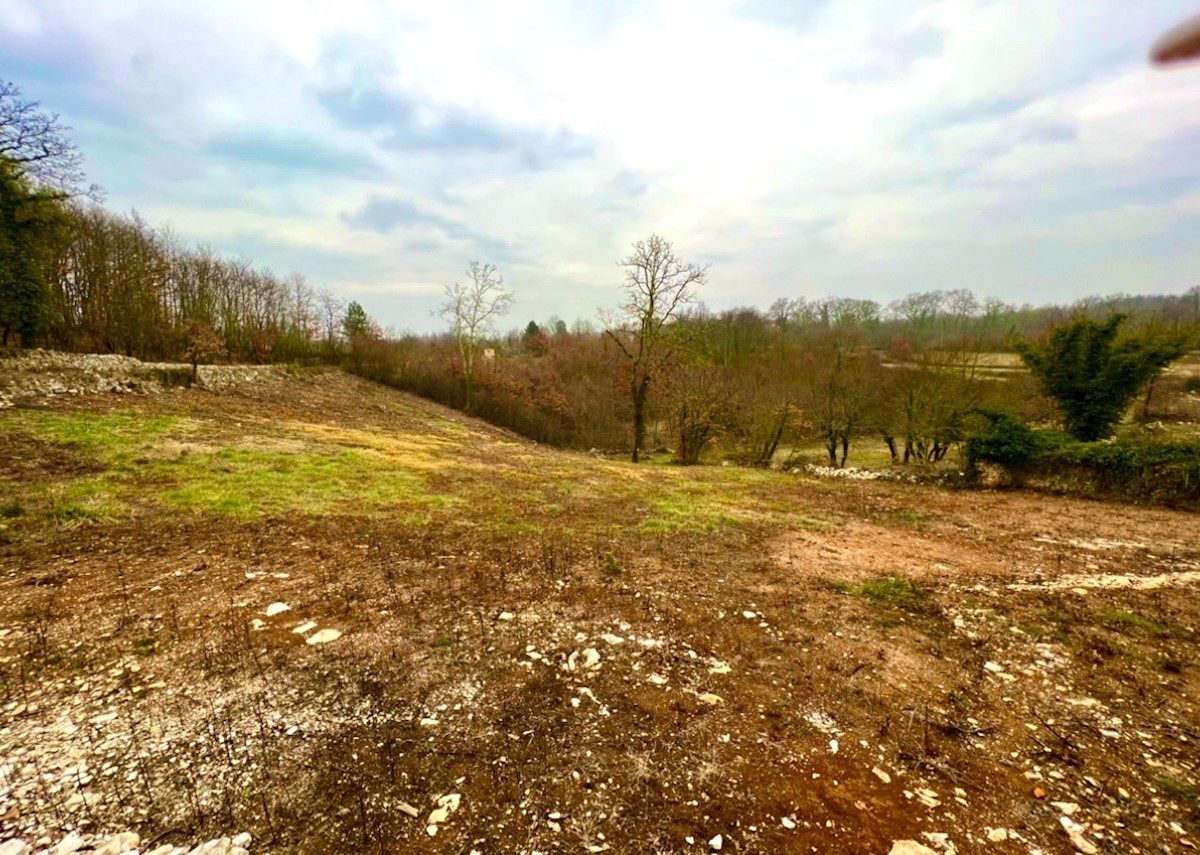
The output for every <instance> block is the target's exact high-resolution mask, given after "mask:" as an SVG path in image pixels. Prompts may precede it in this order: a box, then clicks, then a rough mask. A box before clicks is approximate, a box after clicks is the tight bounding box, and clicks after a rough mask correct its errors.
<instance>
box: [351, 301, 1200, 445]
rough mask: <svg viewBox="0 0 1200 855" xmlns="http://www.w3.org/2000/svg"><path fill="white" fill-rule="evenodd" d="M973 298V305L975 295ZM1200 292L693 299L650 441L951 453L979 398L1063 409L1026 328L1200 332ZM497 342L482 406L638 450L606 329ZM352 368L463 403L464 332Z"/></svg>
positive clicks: (482, 370)
mask: <svg viewBox="0 0 1200 855" xmlns="http://www.w3.org/2000/svg"><path fill="white" fill-rule="evenodd" d="M916 297H917V298H920V299H921V301H922V302H923V304H924V305H925V306H926V307H929V306H932V305H934V304H935V301H937V300H940V305H941V306H949V305H951V304H950V303H949V301H948V300H946V298H945V295H941V297H940V298H939V297H937V296H936V295H933V296H931V295H916ZM958 297H959V300H958V305H959V306H960V307H961V306H963V305H968V304H967V303H965V301H964V300H963V295H962V293H961V292H960V293H959V295H958ZM908 299H909V300H914V298H908ZM1192 300H1193V295H1192V294H1188V295H1184V296H1182V297H1179V296H1174V297H1122V298H1116V299H1115V300H1113V301H1101V300H1094V301H1087V302H1086V303H1084V304H1082V305H1075V306H1071V307H1048V308H1042V309H1032V308H1022V309H1011V308H1008V309H1005V310H1003V311H1001V310H993V311H992V312H991V314H990V315H989V314H988V313H987V312H986V311H984V310H980V311H971V312H967V313H961V314H954V313H951V312H950V311H947V310H945V309H941V310H938V311H933V310H932V309H927V310H926V311H925V312H924V313H923V314H917V313H914V315H913V316H909V317H896V316H895V315H894V313H893V312H889V313H888V314H889V315H890V316H879V315H876V316H875V317H873V318H872V317H870V316H868V317H866V318H863V316H862V315H854V316H851V315H846V314H835V312H834V311H833V310H831V311H829V312H828V313H826V312H823V311H822V310H821V307H820V304H819V303H813V302H808V303H802V302H800V301H796V302H789V304H788V305H787V306H786V307H784V306H781V305H779V304H777V305H776V306H774V307H772V309H771V310H770V311H768V312H762V311H757V310H754V309H738V310H731V311H726V312H719V313H713V312H708V311H705V310H703V309H699V310H693V311H691V312H688V313H685V314H684V315H683V316H682V317H681V318H680V319H679V320H678V321H677V322H676V323H675V324H674V328H673V334H674V335H675V336H676V337H677V341H678V343H679V347H678V356H677V358H676V359H675V360H673V361H672V364H671V365H670V366H669V367H668V368H666V369H665V370H664V371H663V372H662V373H661V376H658V377H656V378H655V390H656V391H655V394H654V395H653V396H652V401H651V413H650V418H649V425H650V436H649V437H648V440H649V441H650V443H651V450H653V448H654V447H664V448H669V449H670V450H671V452H672V453H673V454H674V455H675V457H676V459H677V460H679V461H681V462H685V463H690V462H696V461H697V460H698V459H699V457H700V455H701V453H703V452H715V453H717V454H719V455H720V456H722V457H725V458H728V459H733V460H737V461H740V462H744V463H747V464H750V465H759V466H763V465H769V464H771V463H776V464H778V463H780V462H783V461H785V460H787V459H788V458H789V457H790V456H791V455H792V453H793V452H794V450H795V449H797V448H808V449H810V450H811V448H812V447H813V445H814V444H818V445H819V446H821V447H823V448H824V451H823V452H822V453H823V455H824V457H825V459H826V460H827V462H829V463H831V464H833V465H843V464H844V462H845V459H846V456H847V453H848V450H849V448H850V446H851V445H852V444H855V443H864V442H870V443H872V444H873V445H874V446H875V447H876V448H880V449H881V450H882V449H886V452H887V453H888V454H889V455H890V457H891V459H892V460H893V461H894V462H896V463H901V464H903V463H936V462H938V461H940V460H942V459H943V458H944V457H945V456H946V455H947V453H948V452H949V451H950V450H951V449H954V448H957V447H959V446H960V445H961V443H962V442H963V441H964V440H965V438H966V437H967V436H968V435H969V434H970V431H971V429H972V425H971V420H972V414H973V413H976V412H978V411H980V410H994V411H1003V412H1008V413H1012V414H1013V415H1014V416H1017V417H1019V418H1021V419H1024V420H1026V421H1030V422H1033V423H1045V424H1049V423H1053V422H1054V420H1055V418H1056V412H1055V406H1054V403H1053V402H1052V401H1050V400H1047V399H1046V398H1045V397H1044V396H1043V395H1042V394H1041V393H1040V392H1039V389H1038V385H1037V383H1036V382H1035V380H1034V378H1033V377H1031V376H1030V375H1029V373H1028V372H1026V371H1025V370H1024V369H1023V368H1022V367H1021V363H1020V360H1019V358H1018V357H1017V356H1016V355H1015V354H999V355H997V351H1002V350H1006V349H1007V346H1008V344H1009V343H1010V342H1011V341H1013V340H1014V339H1015V338H1016V337H1017V336H1021V337H1026V338H1035V339H1036V338H1037V336H1038V335H1039V333H1040V332H1041V331H1042V330H1044V329H1046V328H1047V327H1049V326H1051V325H1053V324H1055V323H1056V322H1057V321H1058V320H1059V319H1066V318H1068V317H1073V316H1075V317H1077V316H1078V315H1079V314H1080V313H1084V312H1093V313H1095V314H1096V315H1098V316H1107V315H1108V314H1109V313H1110V311H1111V310H1112V309H1114V308H1125V309H1130V310H1132V315H1133V317H1132V318H1131V320H1130V323H1129V324H1128V325H1127V327H1128V329H1127V334H1128V335H1130V336H1154V335H1158V334H1174V335H1178V334H1180V331H1183V334H1184V335H1188V334H1189V331H1191V330H1200V325H1198V324H1196V323H1195V321H1194V320H1193V318H1194V314H1193V312H1194V310H1195V307H1194V305H1193V302H1192ZM827 302H832V303H842V301H827ZM904 302H906V301H902V304H904ZM814 306H815V307H816V308H814ZM785 308H786V311H785ZM1192 334H1193V335H1194V333H1192ZM490 344H491V351H490V358H486V359H484V360H482V361H481V362H480V363H479V364H478V366H477V368H476V377H475V385H474V401H473V404H472V411H473V412H474V413H475V414H476V415H478V416H481V417H483V418H485V419H488V420H489V421H492V422H494V423H496V424H500V425H502V426H505V427H509V428H511V429H513V430H516V431H518V432H520V433H522V434H524V435H526V436H529V437H530V438H533V439H536V440H538V441H541V442H548V443H552V444H556V445H560V446H566V447H572V448H579V449H590V448H597V449H601V450H606V451H622V450H626V449H628V448H629V446H630V441H631V437H630V433H629V431H630V427H629V423H630V400H629V395H628V389H627V379H628V378H627V368H626V366H625V364H624V362H623V360H622V359H621V355H620V354H619V353H618V352H617V348H616V346H615V345H614V343H613V342H612V341H611V340H610V339H609V338H608V337H606V336H605V335H604V334H603V331H602V330H600V329H598V328H596V327H594V326H592V325H591V324H587V323H577V324H575V325H574V327H573V328H568V327H567V326H566V324H565V323H563V322H561V321H558V320H554V319H552V320H551V321H549V322H548V323H546V324H544V325H543V324H538V323H536V322H530V323H529V324H528V326H527V327H526V328H525V329H524V330H521V331H513V332H511V333H509V334H508V335H506V336H503V337H501V338H498V339H496V340H494V341H492V342H490ZM347 366H348V367H349V368H350V370H352V371H354V372H356V373H359V374H361V375H363V376H366V377H369V378H371V379H375V380H378V381H380V382H383V383H387V384H389V385H392V386H394V387H397V388H400V389H404V390H407V391H411V392H415V393H417V394H419V395H422V396H425V397H428V398H432V399H434V400H436V401H439V402H441V403H444V404H447V405H449V406H453V407H462V406H463V404H464V400H463V395H464V389H463V382H462V380H463V378H462V368H461V362H460V360H459V358H458V353H457V349H456V345H455V342H454V341H453V340H452V339H451V338H450V337H449V336H416V335H406V336H400V337H393V338H385V337H382V336H361V337H357V338H356V339H355V341H354V344H353V346H352V348H351V350H350V353H349V355H348V358H347ZM1174 382H1175V381H1173V380H1171V381H1166V380H1164V381H1163V382H1162V383H1160V384H1159V386H1158V388H1157V390H1156V391H1155V390H1153V389H1152V390H1151V393H1152V394H1154V395H1156V396H1157V398H1156V400H1151V399H1150V397H1149V395H1148V396H1147V398H1146V399H1145V400H1144V401H1143V402H1142V406H1141V408H1140V410H1139V413H1141V414H1143V415H1144V416H1145V417H1149V416H1150V415H1151V414H1155V417H1161V416H1162V415H1163V414H1164V413H1163V411H1162V410H1161V408H1160V409H1158V410H1156V409H1155V407H1156V402H1157V401H1167V400H1169V399H1172V396H1174V395H1175V393H1177V392H1178V391H1180V390H1176V389H1174V387H1173V385H1172V384H1173V383H1174Z"/></svg>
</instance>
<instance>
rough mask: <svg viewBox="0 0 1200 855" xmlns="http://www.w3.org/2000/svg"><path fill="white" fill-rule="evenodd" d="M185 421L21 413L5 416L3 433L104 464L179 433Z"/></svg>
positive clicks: (137, 415) (1, 426)
mask: <svg viewBox="0 0 1200 855" xmlns="http://www.w3.org/2000/svg"><path fill="white" fill-rule="evenodd" d="M181 422H182V420H181V419H178V418H174V417H170V416H148V415H144V414H142V413H86V412H73V413H47V412H41V411H38V410H20V411H17V412H10V413H8V414H5V415H4V417H3V419H2V420H0V430H4V429H6V430H16V431H19V432H21V433H27V434H30V435H31V436H34V437H37V438H38V439H42V440H47V441H49V442H57V443H62V444H67V445H73V446H75V447H76V448H78V449H79V450H80V451H82V452H84V453H86V454H89V455H91V456H94V457H98V458H100V459H102V460H112V459H113V458H115V457H116V456H117V455H120V454H129V453H131V452H136V451H140V450H143V449H145V448H146V447H148V446H150V445H152V444H153V443H154V441H155V440H158V439H160V438H161V437H163V436H165V435H167V434H169V433H171V432H172V431H174V430H177V429H178V428H179V426H180V424H181Z"/></svg>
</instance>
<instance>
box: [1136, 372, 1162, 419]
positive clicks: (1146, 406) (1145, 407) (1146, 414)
mask: <svg viewBox="0 0 1200 855" xmlns="http://www.w3.org/2000/svg"><path fill="white" fill-rule="evenodd" d="M1156 383H1158V378H1157V377H1155V378H1153V379H1151V381H1150V382H1149V383H1147V384H1146V395H1145V397H1143V398H1142V415H1141V418H1140V419H1139V420H1140V421H1141V422H1143V423H1145V422H1148V421H1150V399H1151V398H1152V397H1153V396H1154V386H1155V384H1156Z"/></svg>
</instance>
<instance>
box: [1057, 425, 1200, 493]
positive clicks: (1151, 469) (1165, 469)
mask: <svg viewBox="0 0 1200 855" xmlns="http://www.w3.org/2000/svg"><path fill="white" fill-rule="evenodd" d="M1038 470H1039V471H1040V472H1044V473H1046V474H1047V475H1058V476H1060V477H1061V476H1062V475H1063V474H1065V473H1073V474H1074V475H1075V476H1076V477H1082V478H1083V479H1084V481H1085V483H1084V484H1083V485H1082V486H1084V487H1085V489H1087V490H1088V492H1089V493H1091V494H1095V495H1101V496H1115V497H1119V498H1126V499H1133V500H1136V501H1149V502H1154V503H1158V504H1166V505H1175V506H1181V507H1196V506H1200V439H1188V440H1169V439H1164V440H1145V439H1132V438H1121V439H1113V440H1106V441H1102V442H1075V443H1070V444H1068V445H1066V446H1064V447H1062V448H1060V449H1056V450H1053V451H1050V452H1048V453H1046V454H1044V455H1042V456H1041V458H1040V459H1039V460H1038Z"/></svg>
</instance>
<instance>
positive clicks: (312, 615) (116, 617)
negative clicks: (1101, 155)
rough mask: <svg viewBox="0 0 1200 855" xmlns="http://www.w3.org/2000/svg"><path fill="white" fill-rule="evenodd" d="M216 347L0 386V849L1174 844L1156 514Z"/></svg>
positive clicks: (1186, 685)
mask: <svg viewBox="0 0 1200 855" xmlns="http://www.w3.org/2000/svg"><path fill="white" fill-rule="evenodd" d="M39 358H40V357H39ZM135 369H136V370H140V369H137V368H136V366H135ZM12 370H13V369H12V365H11V364H8V365H6V366H5V367H4V368H2V369H0V372H5V371H12ZM22 370H27V369H22ZM231 370H235V371H237V370H240V371H245V372H247V373H242V374H240V375H239V376H240V379H238V380H237V382H236V383H234V384H233V385H231V387H230V388H227V389H224V390H223V391H221V392H220V394H213V393H212V391H211V390H204V389H188V388H175V387H171V386H169V385H167V386H164V387H161V388H160V389H158V390H156V391H155V393H154V394H144V395H128V394H125V393H122V394H114V393H112V392H111V391H102V392H97V391H95V389H91V390H90V391H81V392H80V393H79V394H74V395H73V394H54V393H53V392H49V393H48V392H45V391H43V392H34V393H31V392H29V391H27V390H28V389H29V388H31V387H30V386H28V385H25V386H21V387H20V388H22V389H25V390H26V391H23V392H20V393H19V394H12V393H11V392H10V393H9V394H10V399H11V400H12V401H13V402H14V403H15V406H13V407H11V408H10V409H9V410H7V411H6V412H5V413H0V510H2V509H3V508H10V509H13V510H12V511H11V512H9V511H5V512H4V514H5V519H4V520H2V521H0V525H3V528H2V529H0V533H3V534H4V538H3V540H2V541H0V542H2V544H3V545H0V589H2V590H3V597H2V600H0V602H2V605H0V675H2V677H3V688H2V691H3V694H2V695H0V829H2V831H0V839H6V838H16V839H19V840H20V841H24V842H23V843H20V844H18V843H14V842H12V841H10V842H8V843H5V844H2V846H7V847H9V848H7V849H6V848H0V853H8V852H9V851H10V850H11V851H12V852H14V853H15V852H23V851H25V850H24V848H23V847H24V846H26V845H27V846H28V847H29V851H61V852H69V851H83V850H84V848H85V846H91V847H92V848H93V849H94V850H96V851H101V850H103V851H113V852H118V851H125V850H128V849H133V848H139V849H140V850H142V851H155V852H168V851H170V852H185V851H193V852H195V851H204V852H209V851H221V852H235V851H236V849H238V848H240V849H247V848H249V845H248V842H247V841H246V840H245V839H244V838H241V839H239V838H233V839H230V838H224V837H222V835H226V834H230V837H232V835H231V833H230V830H231V829H237V830H239V831H240V830H242V829H246V830H248V831H249V832H250V833H252V834H253V835H254V841H255V845H254V847H253V849H254V851H260V852H334V851H338V852H341V851H346V850H355V851H378V852H381V853H382V852H427V851H444V852H456V853H458V852H461V853H468V852H479V853H490V852H525V853H533V852H543V853H551V852H695V853H703V852H715V851H720V852H850V853H855V852H862V853H880V855H883V853H888V852H891V853H895V855H902V853H928V852H935V853H949V852H957V853H970V852H995V853H1006V852H1013V853H1030V855H1032V853H1037V852H1041V853H1047V855H1049V853H1072V852H1082V853H1089V852H1112V853H1116V852H1121V853H1139V852H1146V853H1149V852H1155V853H1164V852H1165V853H1173V852H1177V853H1185V852H1188V851H1193V850H1194V849H1195V848H1196V846H1198V845H1200V824H1198V823H1200V747H1198V743H1200V724H1198V722H1200V713H1198V701H1200V676H1198V674H1200V671H1198V670H1197V668H1196V666H1195V662H1196V656H1195V654H1196V649H1197V627H1198V625H1200V597H1198V596H1197V586H1198V585H1200V538H1198V537H1197V535H1196V532H1197V525H1196V518H1195V516H1194V515H1188V514H1185V513H1179V512H1172V511H1166V510H1161V509H1148V508H1139V507H1133V506H1121V505H1111V504H1102V503H1095V502H1087V501H1080V500H1073V499H1065V498H1059V497H1055V496H1048V495H1039V494H1036V493H1021V492H982V491H978V492H975V491H972V492H967V491H961V492H952V491H948V490H942V489H938V488H934V487H930V486H925V485H917V484H911V483H907V482H895V481H890V480H865V479H846V480H844V481H843V480H832V479H821V478H814V477H811V476H810V475H807V474H804V473H762V472H746V471H745V470H738V469H736V468H735V467H730V468H721V467H710V468H702V469H697V470H679V469H674V468H665V467H652V468H648V467H642V468H641V469H635V468H634V467H631V466H629V465H627V464H623V463H617V462H613V461H606V460H597V459H594V458H591V457H587V456H583V455H569V454H562V453H559V452H553V451H549V450H546V449H542V448H538V447H536V446H533V445H531V444H529V443H525V442H523V441H520V440H518V439H516V438H515V437H512V436H510V435H507V434H505V433H503V432H500V431H495V430H493V429H491V428H488V427H487V426H485V425H482V424H479V423H476V422H473V421H471V420H469V419H464V418H463V417H462V416H461V415H459V414H456V413H453V412H450V411H446V410H443V409H441V408H437V407H434V406H433V405H430V404H428V403H427V402H422V401H417V400H415V399H411V398H408V397H406V396H403V395H399V394H397V393H394V392H391V391H389V390H385V389H381V388H379V387H376V386H372V385H370V384H366V383H363V382H361V381H358V380H355V379H353V378H347V377H344V376H342V375H340V374H336V373H330V374H306V375H303V376H287V375H286V374H284V373H283V372H274V371H273V370H271V371H265V370H263V369H254V370H255V371H260V372H263V373H261V374H255V375H251V374H250V373H249V371H250V370H247V369H231ZM33 373H37V374H39V375H40V376H39V378H38V379H37V383H39V384H47V383H48V382H50V381H51V380H53V379H55V378H54V372H53V371H49V370H47V369H45V368H38V369H37V370H36V371H34V372H33ZM3 376H11V375H5V374H3V373H0V377H3ZM21 382H23V381H21ZM60 382H62V383H63V385H64V386H67V387H68V388H71V386H70V384H68V383H66V382H65V381H61V380H60ZM7 388H8V389H10V390H11V389H13V388H17V383H13V382H10V383H9V385H8V387H7ZM39 388H42V389H43V390H44V389H46V388H47V387H46V386H45V385H43V386H41V387H39ZM130 414H133V415H135V416H136V417H137V418H136V420H133V421H130V420H128V416H129V415H130ZM143 422H144V423H145V424H153V425H155V426H156V427H155V432H153V433H149V432H144V433H131V431H133V430H134V428H135V427H136V426H137V425H139V424H142V423H143ZM95 424H100V425H109V426H111V431H110V432H109V433H105V434H103V437H101V438H97V435H96V433H95V431H94V430H92V429H91V428H92V426H94V425H95ZM101 439H103V442H105V443H110V445H104V444H103V443H102V442H101ZM360 459H361V461H363V465H362V466H358V465H357V463H356V462H355V461H359V460H360ZM251 476H253V477H251ZM226 483H229V484H233V485H235V490H234V491H233V492H234V493H236V494H237V495H235V496H232V497H231V496H230V495H228V494H227V493H222V492H220V489H219V488H220V487H221V486H222V485H223V484H226ZM264 485H265V486H264ZM201 488H203V489H201ZM81 496H82V497H86V501H85V500H84V499H82V498H80V497H81ZM232 499H241V500H242V501H240V502H233V501H232ZM68 500H69V501H68ZM87 502H94V504H87ZM204 502H207V503H208V504H204ZM76 507H81V508H84V509H87V508H93V507H94V508H104V509H106V510H105V511H104V512H103V513H95V514H84V513H82V512H81V513H78V514H76V513H67V512H65V511H64V508H76ZM17 508H19V512H17V511H16V510H15V509H17ZM130 832H136V833H137V834H139V835H141V838H140V839H139V840H138V841H137V842H134V839H133V838H132V837H114V835H120V834H127V833H130ZM76 840H78V841H79V846H78V847H77V848H76V849H74V850H73V849H71V848H70V847H71V846H74V845H75V843H74V842H75V841H76ZM114 840H116V841H117V842H115V843H114V842H113V841H114ZM67 841H70V842H67ZM204 841H210V842H208V843H204ZM214 841H215V842H214ZM64 843H66V846H67V848H57V849H56V847H62V846H63V844H64ZM113 846H116V847H118V848H115V849H112V848H111V847H113ZM104 847H110V848H109V849H105V848H104ZM122 847H124V850H123V849H122ZM165 847H170V848H165ZM205 847H210V848H205ZM222 847H224V848H222ZM235 847H236V848H235Z"/></svg>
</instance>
